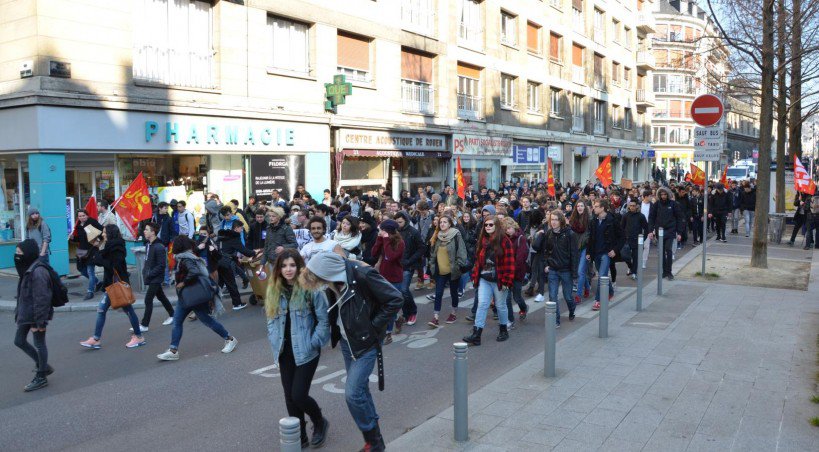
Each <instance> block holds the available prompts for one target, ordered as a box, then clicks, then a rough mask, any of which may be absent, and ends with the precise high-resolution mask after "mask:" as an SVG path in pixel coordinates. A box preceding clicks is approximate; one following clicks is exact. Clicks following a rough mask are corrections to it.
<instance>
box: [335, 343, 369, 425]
mask: <svg viewBox="0 0 819 452" xmlns="http://www.w3.org/2000/svg"><path fill="white" fill-rule="evenodd" d="M339 342H340V343H341V355H342V356H343V357H344V368H345V369H346V370H347V383H346V386H345V387H344V398H345V400H346V401H347V409H348V410H350V415H351V416H353V421H355V425H357V426H358V429H359V430H361V431H362V432H368V431H370V430H372V429H374V428H375V426H376V425H377V423H378V413H376V412H375V403H374V402H373V396H372V394H370V374H371V373H373V368H374V367H375V363H376V360H377V350H376V349H375V348H372V349H370V350H367V351H366V352H364V354H362V355H361V356H360V357H358V358H357V359H353V354H352V352H351V351H350V344H348V343H347V341H346V340H344V339H341V341H339Z"/></svg>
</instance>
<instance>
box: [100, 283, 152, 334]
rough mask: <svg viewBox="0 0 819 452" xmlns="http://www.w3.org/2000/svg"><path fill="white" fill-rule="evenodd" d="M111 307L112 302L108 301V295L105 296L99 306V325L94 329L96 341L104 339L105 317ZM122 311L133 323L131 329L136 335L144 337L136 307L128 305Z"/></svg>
mask: <svg viewBox="0 0 819 452" xmlns="http://www.w3.org/2000/svg"><path fill="white" fill-rule="evenodd" d="M110 307H111V301H110V300H109V299H108V295H107V294H106V295H103V296H102V300H100V303H99V305H97V324H96V326H95V327H94V339H96V340H100V338H101V337H102V329H103V327H105V315H106V314H107V313H108V308H110ZM122 311H123V312H124V313H125V315H127V316H128V320H129V321H130V322H131V328H133V329H134V334H136V335H137V336H142V334H141V333H140V330H139V318H138V317H137V315H136V312H134V307H133V306H132V305H128V306H126V307H124V308H122Z"/></svg>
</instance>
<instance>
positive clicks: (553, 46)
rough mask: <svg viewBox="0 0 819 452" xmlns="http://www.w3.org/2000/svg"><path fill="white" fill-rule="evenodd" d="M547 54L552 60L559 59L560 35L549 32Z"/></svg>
mask: <svg viewBox="0 0 819 452" xmlns="http://www.w3.org/2000/svg"><path fill="white" fill-rule="evenodd" d="M549 56H550V57H552V59H553V60H560V36H558V35H556V34H553V33H550V34H549Z"/></svg>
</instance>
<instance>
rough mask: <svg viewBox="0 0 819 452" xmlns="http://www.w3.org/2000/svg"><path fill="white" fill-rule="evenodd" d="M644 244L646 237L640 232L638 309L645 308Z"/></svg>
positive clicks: (638, 238) (638, 244) (638, 240)
mask: <svg viewBox="0 0 819 452" xmlns="http://www.w3.org/2000/svg"><path fill="white" fill-rule="evenodd" d="M643 245H645V239H644V238H643V234H640V235H638V236H637V265H636V267H637V311H642V310H643ZM632 257H633V256H632Z"/></svg>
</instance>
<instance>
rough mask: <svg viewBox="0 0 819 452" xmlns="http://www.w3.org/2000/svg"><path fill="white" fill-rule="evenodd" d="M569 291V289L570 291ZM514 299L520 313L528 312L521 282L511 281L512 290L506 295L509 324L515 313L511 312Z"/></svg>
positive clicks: (513, 319)
mask: <svg viewBox="0 0 819 452" xmlns="http://www.w3.org/2000/svg"><path fill="white" fill-rule="evenodd" d="M570 290H571V289H570ZM513 297H514V298H515V303H517V304H518V308H520V310H521V311H522V312H527V311H529V306H526V301H525V300H524V299H523V281H518V280H515V281H512V289H511V290H508V291H507V293H506V311H507V312H508V313H509V323H512V322H514V321H515V312H514V311H512V298H513Z"/></svg>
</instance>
